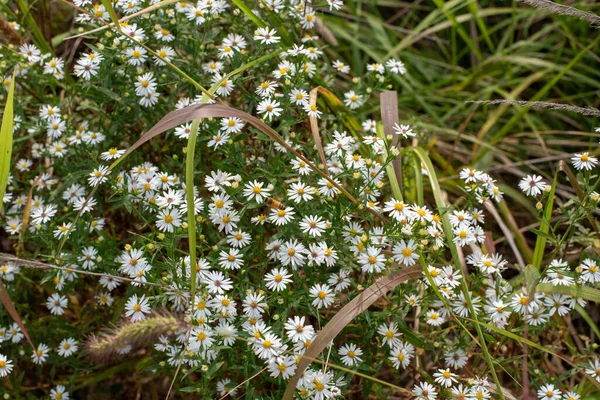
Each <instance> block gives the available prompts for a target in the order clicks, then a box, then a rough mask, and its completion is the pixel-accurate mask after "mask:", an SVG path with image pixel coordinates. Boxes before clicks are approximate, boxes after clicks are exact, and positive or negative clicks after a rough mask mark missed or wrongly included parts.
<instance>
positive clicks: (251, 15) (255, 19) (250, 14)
mask: <svg viewBox="0 0 600 400" xmlns="http://www.w3.org/2000/svg"><path fill="white" fill-rule="evenodd" d="M233 2H234V3H235V5H236V6H238V8H239V9H240V10H242V11H243V12H244V14H246V16H247V17H248V18H250V19H251V20H252V22H254V24H255V25H256V26H258V27H259V28H264V27H266V26H267V24H266V23H265V22H264V21H263V20H262V19H260V18H259V17H258V16H257V15H256V14H254V12H253V11H252V10H251V9H250V8H249V7H248V6H247V5H246V4H244V2H243V1H242V0H233Z"/></svg>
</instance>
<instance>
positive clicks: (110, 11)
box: [102, 0, 121, 31]
mask: <svg viewBox="0 0 600 400" xmlns="http://www.w3.org/2000/svg"><path fill="white" fill-rule="evenodd" d="M102 4H103V5H104V8H106V11H108V15H109V16H110V20H111V21H112V22H113V24H115V28H117V29H118V30H119V31H121V24H120V23H119V18H117V13H116V12H115V9H114V7H113V5H112V0H102Z"/></svg>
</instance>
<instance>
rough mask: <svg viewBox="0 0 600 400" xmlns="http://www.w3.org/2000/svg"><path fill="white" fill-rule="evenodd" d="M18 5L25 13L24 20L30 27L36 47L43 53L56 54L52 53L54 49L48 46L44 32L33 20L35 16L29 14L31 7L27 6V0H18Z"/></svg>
mask: <svg viewBox="0 0 600 400" xmlns="http://www.w3.org/2000/svg"><path fill="white" fill-rule="evenodd" d="M17 4H18V5H19V8H20V9H21V12H22V13H23V19H24V20H25V23H26V24H27V26H28V27H29V30H30V32H31V35H32V36H33V38H32V39H33V43H35V45H36V46H37V47H38V48H39V49H40V50H41V51H42V52H43V53H52V54H54V51H52V47H50V44H48V42H47V41H46V38H45V37H44V35H42V31H40V28H39V27H38V25H37V23H36V22H35V19H33V16H32V15H31V13H30V12H29V7H27V4H25V0H17Z"/></svg>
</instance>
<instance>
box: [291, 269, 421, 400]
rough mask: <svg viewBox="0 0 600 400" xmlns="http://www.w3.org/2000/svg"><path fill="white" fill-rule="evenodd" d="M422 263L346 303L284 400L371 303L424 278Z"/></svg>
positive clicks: (301, 364) (314, 345)
mask: <svg viewBox="0 0 600 400" xmlns="http://www.w3.org/2000/svg"><path fill="white" fill-rule="evenodd" d="M422 276H423V274H422V272H421V267H420V266H413V267H409V268H404V269H401V270H398V271H395V272H392V273H391V274H389V275H388V276H386V277H384V278H381V279H379V280H377V281H376V282H375V283H373V284H372V285H371V286H369V287H368V288H367V289H366V290H365V291H364V292H362V293H361V294H359V295H358V296H356V297H355V298H354V299H352V300H351V301H350V302H349V303H348V304H346V305H345V306H344V307H343V308H342V309H341V310H340V311H338V312H337V313H336V314H335V316H334V317H333V318H332V319H331V321H329V323H327V325H325V327H324V328H323V330H321V332H319V334H318V335H317V336H316V337H315V339H314V341H313V342H312V344H311V345H310V347H309V348H308V349H307V350H306V353H304V355H303V356H302V357H301V359H300V362H299V363H298V367H297V369H296V373H295V374H294V376H293V377H292V378H290V380H289V381H288V384H287V387H286V389H285V393H284V395H283V400H292V399H293V398H294V392H295V391H296V384H297V383H298V380H299V379H300V377H301V376H302V374H303V372H304V370H305V369H306V368H307V367H308V366H309V365H310V363H311V362H312V359H315V358H317V357H318V355H319V354H321V352H322V351H323V350H324V349H325V347H327V345H328V344H329V343H330V342H331V341H332V340H333V339H335V337H336V336H337V335H338V334H339V333H340V332H341V331H342V329H344V327H345V326H346V325H348V324H349V323H350V322H351V321H352V320H353V319H354V318H355V317H356V316H358V315H360V314H361V313H363V312H364V311H365V310H366V309H367V308H368V307H369V306H370V305H371V304H373V303H374V302H376V301H377V300H378V299H379V298H381V297H382V296H384V295H385V294H386V293H387V292H388V291H390V290H392V289H393V288H395V287H396V286H398V285H399V284H401V283H403V282H406V281H408V280H410V279H418V278H420V277H422Z"/></svg>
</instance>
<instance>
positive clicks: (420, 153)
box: [410, 147, 504, 399]
mask: <svg viewBox="0 0 600 400" xmlns="http://www.w3.org/2000/svg"><path fill="white" fill-rule="evenodd" d="M410 149H411V151H412V152H414V154H415V155H416V156H417V157H418V158H419V159H420V160H421V163H422V164H423V165H424V168H425V170H426V171H427V175H428V176H429V182H430V183H431V189H432V191H433V197H434V199H435V203H436V205H437V208H438V210H440V214H441V215H440V217H441V220H442V227H443V229H444V235H445V236H446V242H447V243H448V247H449V248H450V252H451V253H452V260H453V261H454V265H461V262H460V258H459V255H458V249H457V248H456V245H455V243H454V241H453V236H454V235H453V234H452V226H451V225H450V219H449V218H448V214H447V213H446V212H445V211H446V209H447V206H446V203H445V202H444V198H443V196H442V190H441V189H440V184H439V182H438V179H437V175H436V173H435V169H434V168H433V164H432V163H431V160H430V159H429V156H428V155H427V153H426V152H425V149H423V148H421V147H411V148H410ZM461 289H462V292H463V294H464V296H465V300H466V301H467V304H468V307H469V312H470V315H472V316H473V318H474V319H475V321H477V313H476V312H475V308H474V307H473V301H472V300H471V293H470V291H469V287H468V285H467V277H466V276H463V277H462V279H461ZM475 330H476V331H477V336H478V337H479V346H480V347H481V350H482V353H483V358H484V359H485V361H486V363H487V365H488V367H489V369H490V372H491V373H492V378H493V379H494V383H495V384H496V388H497V389H498V393H499V394H500V396H501V398H502V399H504V396H503V395H502V385H500V381H499V380H498V375H497V374H496V369H495V368H494V362H493V360H492V357H491V355H490V352H489V350H488V348H487V345H486V342H485V337H484V336H483V331H482V330H481V327H480V326H479V325H477V324H476V325H475Z"/></svg>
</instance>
